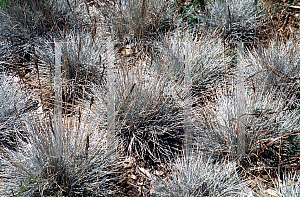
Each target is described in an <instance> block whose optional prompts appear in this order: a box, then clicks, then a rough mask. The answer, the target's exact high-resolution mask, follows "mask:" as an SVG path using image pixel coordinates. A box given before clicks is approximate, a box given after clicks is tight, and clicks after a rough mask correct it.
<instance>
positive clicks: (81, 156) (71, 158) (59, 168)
mask: <svg viewBox="0 0 300 197" xmlns="http://www.w3.org/2000/svg"><path fill="white" fill-rule="evenodd" d="M94 108H96V105H95V106H94ZM74 111H75V110H74ZM76 111H80V112H78V113H76V115H75V117H73V118H69V117H67V116H64V118H63V122H62V128H61V130H59V132H61V138H62V139H61V140H58V137H59V136H56V135H55V133H56V132H55V129H58V128H57V127H56V124H54V123H53V122H52V121H53V118H52V116H51V115H49V116H48V115H46V114H40V113H37V112H35V113H33V114H30V115H28V116H27V117H26V120H23V121H24V122H25V124H26V132H27V133H28V134H29V135H28V137H27V138H26V140H27V143H23V144H22V146H21V150H22V151H19V152H15V151H11V150H9V149H7V148H4V149H1V159H2V161H4V163H5V164H6V169H7V170H5V171H4V172H2V173H1V180H3V181H4V182H6V183H7V184H6V187H5V188H4V191H1V192H3V194H6V195H9V194H11V190H13V191H20V188H19V187H20V182H21V181H22V182H23V183H27V182H28V180H30V179H34V178H36V179H35V181H33V182H32V183H31V184H28V185H27V186H26V190H23V193H24V195H26V196H54V195H55V194H57V195H58V196H82V195H84V196H103V195H109V194H112V193H113V192H114V190H116V188H113V187H114V186H115V182H116V179H117V177H118V173H117V165H118V164H117V162H116V158H115V157H114V155H110V154H107V150H106V143H105V141H106V140H105V136H106V129H105V126H103V125H104V124H105V123H104V117H103V113H102V114H98V113H93V111H92V110H89V105H87V106H86V107H83V106H82V108H81V109H77V110H76ZM101 125H102V127H101ZM103 127H104V128H103ZM59 141H60V142H61V143H58V142H59Z"/></svg>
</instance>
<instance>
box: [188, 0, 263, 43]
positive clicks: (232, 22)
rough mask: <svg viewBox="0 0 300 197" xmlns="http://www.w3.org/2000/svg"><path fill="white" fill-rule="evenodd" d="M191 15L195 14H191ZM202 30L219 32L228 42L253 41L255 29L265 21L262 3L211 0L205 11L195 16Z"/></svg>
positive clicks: (245, 0) (239, 0)
mask: <svg viewBox="0 0 300 197" xmlns="http://www.w3.org/2000/svg"><path fill="white" fill-rule="evenodd" d="M191 14H194V15H195V14H196V13H195V12H192V13H191ZM196 16H198V17H197V20H198V23H197V25H198V26H200V28H201V29H203V30H208V31H215V30H216V29H219V30H220V34H221V35H223V37H224V38H226V39H228V40H229V41H230V40H232V39H234V40H238V41H248V42H249V41H255V40H257V39H258V36H257V34H258V32H257V29H258V28H259V27H260V26H261V25H262V24H263V20H264V19H266V12H265V10H264V8H263V5H262V2H260V1H255V0H225V1H223V0H213V1H209V2H207V3H206V4H205V11H199V14H196Z"/></svg>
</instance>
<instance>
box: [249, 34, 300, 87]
mask: <svg viewBox="0 0 300 197" xmlns="http://www.w3.org/2000/svg"><path fill="white" fill-rule="evenodd" d="M299 45H300V43H299V40H298V39H297V38H295V37H291V38H290V39H288V40H284V39H280V38H274V39H273V40H270V41H269V43H268V44H267V46H266V47H262V46H258V47H256V48H254V50H253V51H249V52H248V53H247V63H248V64H249V65H250V68H249V69H247V74H248V77H249V79H251V80H252V81H253V82H254V84H255V85H258V84H261V83H262V82H263V83H266V85H273V86H279V87H280V86H281V85H286V84H289V83H290V84H291V86H290V87H293V83H295V82H296V81H297V79H299V78H300V74H299V73H300V68H299V66H298V65H299V61H300V48H299Z"/></svg>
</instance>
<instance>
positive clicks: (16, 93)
mask: <svg viewBox="0 0 300 197" xmlns="http://www.w3.org/2000/svg"><path fill="white" fill-rule="evenodd" d="M31 96H32V95H31V94H30V93H29V92H28V93H27V94H26V92H25V91H23V90H22V86H21V85H20V84H19V78H17V77H14V76H12V75H11V74H9V73H6V72H3V73H1V74H0V130H1V131H0V135H1V139H0V144H1V146H4V147H7V148H10V149H14V150H16V149H17V145H18V136H19V137H20V138H22V139H24V138H23V137H22V136H23V135H25V133H24V131H22V129H20V128H21V125H22V123H21V122H20V118H21V117H23V116H24V114H26V113H28V112H29V111H31V110H32V109H34V108H36V106H37V103H36V102H33V100H32V98H31Z"/></svg>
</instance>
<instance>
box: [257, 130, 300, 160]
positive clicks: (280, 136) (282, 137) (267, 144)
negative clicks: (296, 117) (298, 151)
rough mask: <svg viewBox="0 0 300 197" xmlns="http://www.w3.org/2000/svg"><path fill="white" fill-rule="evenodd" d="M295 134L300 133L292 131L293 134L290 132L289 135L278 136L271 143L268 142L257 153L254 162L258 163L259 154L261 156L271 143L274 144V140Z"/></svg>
mask: <svg viewBox="0 0 300 197" xmlns="http://www.w3.org/2000/svg"><path fill="white" fill-rule="evenodd" d="M295 133H300V131H293V132H290V133H286V134H283V135H281V136H278V137H277V138H275V139H273V140H272V141H271V142H269V143H268V144H267V145H265V146H264V147H263V148H262V149H261V150H260V151H259V153H258V155H257V159H256V162H257V161H258V157H259V156H260V154H261V153H262V152H263V151H264V150H265V149H266V148H267V147H268V146H270V145H271V144H273V142H275V141H276V140H278V139H281V138H283V137H286V136H289V135H292V134H295Z"/></svg>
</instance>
